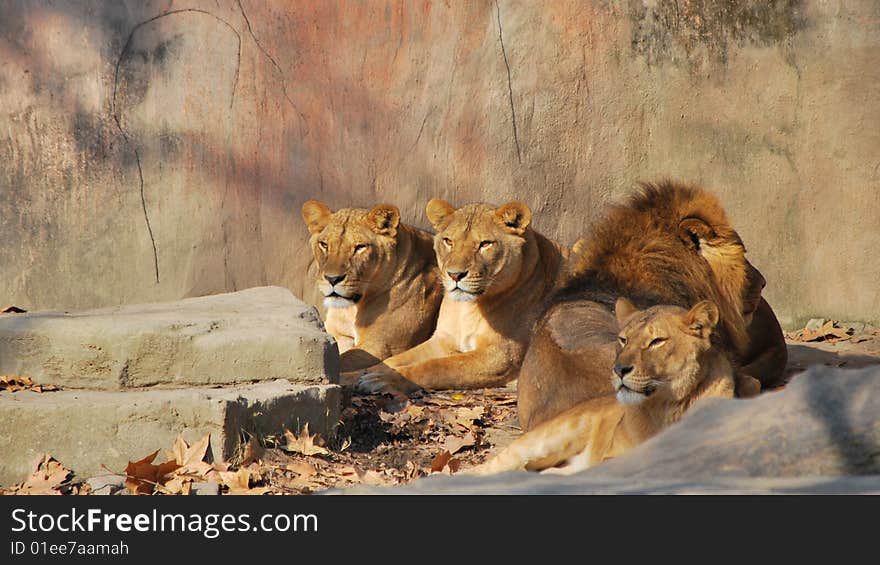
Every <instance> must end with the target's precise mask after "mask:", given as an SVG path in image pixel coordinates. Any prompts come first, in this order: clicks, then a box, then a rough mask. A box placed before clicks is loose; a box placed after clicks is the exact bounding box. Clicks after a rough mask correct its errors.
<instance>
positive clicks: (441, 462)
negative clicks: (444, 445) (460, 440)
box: [431, 449, 452, 473]
mask: <svg viewBox="0 0 880 565" xmlns="http://www.w3.org/2000/svg"><path fill="white" fill-rule="evenodd" d="M450 459H452V454H451V453H449V451H448V450H445V449H444V450H443V451H441V452H440V453H438V454H437V456H436V457H434V460H433V461H431V472H432V473H439V472H440V471H442V470H443V468H444V467H446V464H447V463H449V460H450Z"/></svg>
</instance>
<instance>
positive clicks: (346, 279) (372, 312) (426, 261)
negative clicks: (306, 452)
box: [302, 200, 443, 371]
mask: <svg viewBox="0 0 880 565" xmlns="http://www.w3.org/2000/svg"><path fill="white" fill-rule="evenodd" d="M302 215H303V220H304V221H305V223H306V226H307V227H308V229H309V233H311V238H310V243H311V247H312V252H313V254H314V258H315V261H314V267H315V268H314V271H315V275H316V277H317V278H316V281H315V282H316V284H317V286H318V289H319V291H320V292H321V294H322V295H323V297H324V306H325V308H326V311H327V313H326V316H325V318H326V319H325V327H326V329H327V332H328V333H330V335H332V336H333V337H335V338H336V341H337V343H338V345H339V351H340V353H341V354H342V358H341V370H342V371H353V370H355V369H359V368H363V367H369V366H370V365H374V364H375V363H377V362H379V361H381V360H382V359H385V358H387V357H390V356H392V355H395V354H397V353H401V352H403V351H406V350H407V349H409V348H410V347H412V346H414V345H416V344H418V343H421V342H423V341H425V340H426V339H428V338H429V337H430V336H431V333H432V332H433V331H434V326H435V324H436V321H437V312H438V311H439V309H440V302H441V300H442V298H443V290H442V287H441V285H440V276H439V273H438V272H437V261H436V259H435V256H434V250H433V247H432V246H433V239H432V237H431V235H430V234H428V233H427V232H424V231H422V230H419V229H416V228H414V227H411V226H408V225H406V224H402V223H400V212H399V211H398V210H397V208H396V207H394V206H391V205H389V204H380V205H378V206H375V207H374V208H373V209H372V210H365V209H360V208H343V209H341V210H337V211H336V212H331V211H330V209H329V208H328V207H327V206H326V205H324V204H322V203H321V202H316V201H314V200H310V201H308V202H306V203H305V204H303V207H302Z"/></svg>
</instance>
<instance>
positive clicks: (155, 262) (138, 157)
mask: <svg viewBox="0 0 880 565" xmlns="http://www.w3.org/2000/svg"><path fill="white" fill-rule="evenodd" d="M187 12H189V13H194V14H202V15H205V16H210V17H212V18H214V19H215V20H217V21H218V22H220V23H222V24H223V25H225V26H226V27H227V28H229V30H230V31H231V32H232V33H233V34H235V37H236V39H237V40H238V59H237V61H236V65H235V78H234V79H233V81H232V96H231V98H230V100H229V108H230V109H231V108H232V105H233V104H234V103H235V91H236V89H237V87H238V74H239V69H240V68H241V35H239V33H238V31H237V30H236V29H235V28H234V27H232V26H231V25H230V24H229V22H227V21H226V20H224V19H223V18H220V17H218V16H215V15H214V14H212V13H211V12H207V11H205V10H199V9H196V8H182V9H180V10H169V11H167V12H163V13H161V14H159V15H157V16H153V17H152V18H149V19H146V20H144V21H142V22H140V23H139V24H137V25H135V26H134V27H133V28H132V29H131V31H130V32H129V34H128V38H127V39H126V40H125V45H124V46H123V47H122V51H121V52H120V53H119V58H118V59H116V71H115V72H114V74H113V99H112V100H111V102H110V113H111V114H112V116H113V121H114V122H116V127H117V129H119V133H120V134H122V139H124V140H125V144H126V145H127V146H128V147H129V148H130V149H131V150H132V152H133V153H134V158H135V162H136V163H137V170H138V181H139V187H140V196H141V208H142V210H143V212H144V222H145V223H146V225H147V232H148V233H149V235H150V244H151V245H152V246H153V268H154V270H155V273H156V284H159V251H158V249H157V248H156V236H155V233H154V232H153V225H152V223H151V222H150V214H149V211H148V210H147V199H146V195H145V194H144V170H143V167H142V165H141V154H140V151H138V148H137V147H136V146H135V144H134V143H132V141H131V137H130V136H129V135H128V132H127V131H125V128H123V127H122V120H121V119H120V117H119V111H118V109H117V107H116V95H117V92H118V90H119V68H120V67H121V66H122V61H123V60H124V59H125V55H126V54H127V53H128V50H129V47H131V42H132V40H133V39H134V35H135V33H137V31H138V30H139V29H141V28H142V27H144V26H145V25H147V24H150V23H153V22H155V21H156V20H160V19H162V18H165V17H168V16H173V15H175V14H182V13H187Z"/></svg>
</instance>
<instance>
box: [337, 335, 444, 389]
mask: <svg viewBox="0 0 880 565" xmlns="http://www.w3.org/2000/svg"><path fill="white" fill-rule="evenodd" d="M449 349H450V348H449V345H448V344H447V343H446V342H445V340H443V339H441V338H431V339H429V340H428V341H425V342H423V343H421V344H419V345H417V346H415V347H413V348H412V349H408V350H406V351H404V352H403V353H400V354H398V355H394V356H392V357H389V358H388V359H385V360H384V361H382V362H381V363H376V364H375V365H372V366H370V367H367V368H366V369H361V370H359V371H352V372H349V373H344V374H343V375H342V378H343V380H345V381H347V382H352V383H354V384H355V386H356V388H357V389H358V390H359V391H361V392H364V393H380V392H391V391H399V392H404V393H406V394H411V393H413V392H415V391H417V390H419V388H420V386H419V385H418V384H417V383H415V382H413V381H411V380H409V379H407V378H406V376H405V375H404V374H403V373H402V370H403V369H404V367H407V366H409V365H410V364H413V363H418V362H420V361H423V360H426V359H433V358H436V357H443V356H445V355H448V354H449Z"/></svg>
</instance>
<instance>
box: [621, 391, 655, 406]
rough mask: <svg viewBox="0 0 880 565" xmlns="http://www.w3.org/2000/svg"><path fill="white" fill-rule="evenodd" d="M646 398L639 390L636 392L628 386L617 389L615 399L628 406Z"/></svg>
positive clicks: (639, 402)
mask: <svg viewBox="0 0 880 565" xmlns="http://www.w3.org/2000/svg"><path fill="white" fill-rule="evenodd" d="M646 398H648V397H647V396H645V395H644V394H642V393H640V392H636V391H634V390H630V389H628V388H621V389H619V390H618V391H617V401H618V402H620V403H621V404H626V405H628V406H635V405H636V404H641V403H642V402H644V401H645V399H646Z"/></svg>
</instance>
